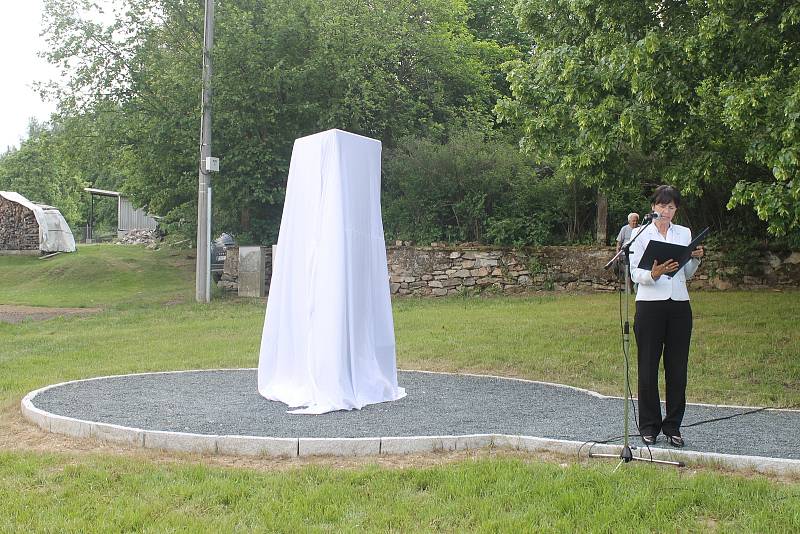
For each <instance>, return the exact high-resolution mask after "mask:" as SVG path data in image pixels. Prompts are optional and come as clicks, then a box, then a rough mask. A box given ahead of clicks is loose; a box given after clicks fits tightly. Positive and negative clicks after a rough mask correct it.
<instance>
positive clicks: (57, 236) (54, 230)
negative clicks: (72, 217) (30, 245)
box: [0, 191, 75, 252]
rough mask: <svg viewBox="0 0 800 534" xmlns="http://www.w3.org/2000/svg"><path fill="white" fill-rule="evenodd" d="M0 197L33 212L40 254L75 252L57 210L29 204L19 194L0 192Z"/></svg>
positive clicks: (65, 226) (71, 240) (67, 229)
mask: <svg viewBox="0 0 800 534" xmlns="http://www.w3.org/2000/svg"><path fill="white" fill-rule="evenodd" d="M0 196H2V197H3V198H5V199H6V200H8V201H11V202H15V203H17V204H20V205H21V206H24V207H26V208H28V209H29V210H31V211H32V212H33V216H34V217H35V218H36V222H37V223H38V225H39V250H41V251H42V252H75V238H74V237H73V236H72V230H70V228H69V225H68V224H67V221H66V220H64V216H63V215H61V212H60V211H58V208H54V207H53V206H47V205H45V204H36V203H35V202H31V201H30V200H28V199H27V198H25V197H24V196H22V195H20V194H19V193H14V192H11V191H0Z"/></svg>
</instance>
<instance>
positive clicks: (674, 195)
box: [650, 185, 681, 208]
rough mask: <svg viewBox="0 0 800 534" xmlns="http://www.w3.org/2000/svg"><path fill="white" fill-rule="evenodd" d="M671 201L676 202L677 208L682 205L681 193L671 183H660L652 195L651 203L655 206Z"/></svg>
mask: <svg viewBox="0 0 800 534" xmlns="http://www.w3.org/2000/svg"><path fill="white" fill-rule="evenodd" d="M670 202H674V203H675V207H676V208H677V207H678V206H680V205H681V193H680V191H678V190H677V189H675V188H674V187H672V186H671V185H659V186H658V187H656V190H655V191H653V196H652V197H650V204H651V205H653V206H655V205H656V204H669V203H670Z"/></svg>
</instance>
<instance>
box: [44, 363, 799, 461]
mask: <svg viewBox="0 0 800 534" xmlns="http://www.w3.org/2000/svg"><path fill="white" fill-rule="evenodd" d="M398 381H399V384H400V386H402V387H405V388H406V392H407V394H408V395H407V396H406V397H405V398H403V399H400V400H398V401H394V402H387V403H382V404H373V405H369V406H366V407H365V408H363V409H362V410H353V411H339V412H332V413H327V414H322V415H292V414H288V413H286V410H287V407H286V405H284V404H282V403H279V402H274V401H269V400H266V399H264V398H263V397H261V396H260V395H259V394H258V392H257V390H256V371H255V370H254V369H240V370H222V371H219V370H218V371H189V372H181V373H156V374H149V375H134V376H119V377H110V378H104V379H98V380H88V381H83V382H75V383H70V384H65V385H62V386H58V387H55V388H51V389H49V390H47V391H44V392H42V393H40V394H38V395H37V396H36V397H35V398H34V399H33V403H34V405H35V406H36V407H38V408H40V409H42V410H45V411H48V412H51V413H54V414H57V415H63V416H66V417H72V418H76V419H83V420H88V421H96V422H103V423H111V424H117V425H123V426H129V427H135V428H143V429H147V430H166V431H174V432H190V433H196V434H218V435H226V434H233V435H246V436H271V437H312V438H332V437H339V438H356V437H389V436H441V435H464V434H512V435H526V436H535V437H542V438H555V439H568V440H575V441H590V440H597V441H600V440H607V439H609V438H613V437H615V436H621V435H622V433H623V403H622V400H620V399H611V398H598V397H595V396H594V395H590V394H588V393H586V392H583V391H580V390H576V389H572V388H568V387H561V386H556V385H550V384H539V383H533V382H526V381H521V380H513V379H504V378H493V377H478V376H466V375H455V374H438V373H422V372H415V371H400V372H399V373H398ZM746 411H748V410H747V409H742V408H723V407H716V406H701V405H689V406H688V407H687V410H686V416H685V418H684V428H683V436H684V438H685V439H686V442H687V446H686V450H695V451H704V452H716V453H724V454H741V455H752V456H767V457H775V458H790V459H800V433H798V432H797V429H800V411H775V410H768V411H761V412H758V413H752V414H746V415H736V414H742V413H743V412H746ZM731 415H736V417H734V418H732V419H727V420H724V421H716V422H708V423H704V424H701V425H698V426H694V427H690V426H689V425H691V424H692V423H695V422H699V421H705V420H708V419H715V418H719V417H726V416H731ZM790 429H793V430H791V431H790ZM635 432H636V430H635V424H634V422H633V412H632V411H631V433H632V434H635ZM613 442H614V443H620V442H621V438H620V439H616V440H615V441H613ZM632 443H635V444H637V445H638V444H639V441H638V438H636V439H633V441H632ZM656 446H657V447H659V446H660V447H666V445H665V444H664V438H663V437H660V438H659V443H658V444H657V445H656Z"/></svg>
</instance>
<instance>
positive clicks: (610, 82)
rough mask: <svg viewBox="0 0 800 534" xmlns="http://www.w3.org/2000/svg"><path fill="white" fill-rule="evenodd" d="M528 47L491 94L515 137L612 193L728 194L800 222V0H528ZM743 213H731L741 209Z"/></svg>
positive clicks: (779, 224) (524, 19)
mask: <svg viewBox="0 0 800 534" xmlns="http://www.w3.org/2000/svg"><path fill="white" fill-rule="evenodd" d="M517 13H518V14H519V16H520V17H521V23H522V25H523V28H524V29H526V30H527V31H528V32H529V33H530V35H531V36H532V38H533V40H534V43H535V46H534V52H533V54H532V55H531V57H530V58H528V59H526V60H517V61H515V62H512V63H511V64H510V66H509V71H508V76H509V81H510V83H511V91H512V94H513V97H512V98H509V99H506V100H504V101H502V102H501V103H500V104H499V105H498V112H499V114H500V116H501V118H503V119H504V120H507V121H510V122H512V123H514V124H518V125H519V126H520V127H521V129H522V132H523V137H522V145H523V146H524V147H525V149H526V150H528V151H530V152H531V153H532V154H534V155H535V157H536V158H537V159H538V160H540V161H551V162H552V161H557V166H558V172H560V173H562V174H563V175H564V176H565V177H566V178H567V179H569V180H578V181H581V182H582V183H586V184H593V185H596V186H598V187H600V188H601V190H608V189H611V188H613V187H615V185H621V184H625V183H639V184H641V185H642V186H643V187H642V188H643V189H645V188H646V187H647V186H649V185H654V184H655V183H658V182H671V183H673V184H675V185H677V186H679V187H681V188H682V189H683V191H684V192H686V193H688V195H689V196H690V197H692V196H695V197H699V196H701V195H702V194H703V193H704V192H705V191H707V190H708V189H720V188H721V189H723V190H727V191H728V192H729V194H728V199H724V201H725V202H728V201H729V203H728V205H729V207H733V206H735V205H738V204H742V203H748V204H752V205H753V206H754V208H755V210H756V213H757V214H758V216H759V217H760V218H761V219H763V220H765V221H767V222H768V224H769V231H770V232H771V233H772V234H774V235H784V234H786V233H795V234H797V232H798V230H800V202H798V200H800V180H798V154H800V133H798V132H799V131H800V130H799V129H798V128H800V121H798V117H800V115H799V114H798V113H799V112H800V107H799V106H800V65H799V64H798V61H799V60H800V48H799V47H800V6H797V5H795V4H794V3H790V2H784V1H781V0H764V1H759V2H752V1H749V0H726V1H721V0H708V1H702V0H688V1H684V2H672V1H664V0H658V1H652V0H649V1H644V2H642V1H639V0H614V1H613V2H612V1H610V0H604V1H600V2H584V1H578V0H524V1H522V2H520V3H519V5H518V11H517ZM737 216H738V215H737Z"/></svg>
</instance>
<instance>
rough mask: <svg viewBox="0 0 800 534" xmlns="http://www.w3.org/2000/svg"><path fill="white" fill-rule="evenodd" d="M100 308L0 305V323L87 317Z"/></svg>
mask: <svg viewBox="0 0 800 534" xmlns="http://www.w3.org/2000/svg"><path fill="white" fill-rule="evenodd" d="M100 311H102V309H101V308H44V307H40V306H13V305H8V304H0V322H3V323H12V324H16V323H21V322H22V321H24V320H26V319H27V320H31V321H44V320H46V319H52V318H53V317H62V316H65V315H87V314H91V313H98V312H100Z"/></svg>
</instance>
